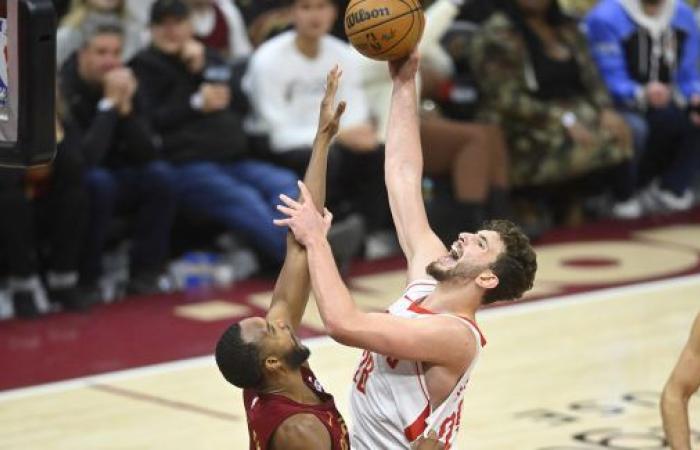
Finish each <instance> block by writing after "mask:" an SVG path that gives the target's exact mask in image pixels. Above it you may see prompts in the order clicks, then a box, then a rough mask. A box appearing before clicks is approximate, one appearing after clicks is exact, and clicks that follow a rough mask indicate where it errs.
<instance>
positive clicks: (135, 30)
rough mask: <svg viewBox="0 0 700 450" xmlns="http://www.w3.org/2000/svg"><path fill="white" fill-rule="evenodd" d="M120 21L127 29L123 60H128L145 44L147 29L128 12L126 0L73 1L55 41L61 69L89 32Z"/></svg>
mask: <svg viewBox="0 0 700 450" xmlns="http://www.w3.org/2000/svg"><path fill="white" fill-rule="evenodd" d="M115 20H118V21H119V22H120V23H121V26H122V28H123V29H124V48H123V53H122V56H123V59H124V60H125V61H127V60H128V59H130V58H131V57H132V56H133V55H134V54H135V53H136V52H137V51H139V50H140V49H141V48H142V47H143V46H144V44H145V42H146V40H147V39H146V36H147V33H146V30H145V29H144V28H143V27H142V26H140V25H139V24H138V22H137V21H136V20H135V19H134V18H133V17H132V16H131V14H129V13H128V11H127V8H126V2H125V1H124V0H72V1H71V6H70V9H69V10H68V13H67V14H66V15H65V17H63V19H62V20H61V23H60V26H59V28H58V35H57V41H56V53H57V56H56V63H57V65H58V67H60V66H61V65H63V63H64V62H65V61H66V60H67V59H68V58H69V57H70V56H71V55H72V54H73V53H74V52H75V51H76V50H78V49H79V48H80V47H81V46H82V45H83V43H84V42H85V36H89V35H90V30H92V29H94V28H95V27H97V26H98V25H99V24H101V23H105V22H114V21H115Z"/></svg>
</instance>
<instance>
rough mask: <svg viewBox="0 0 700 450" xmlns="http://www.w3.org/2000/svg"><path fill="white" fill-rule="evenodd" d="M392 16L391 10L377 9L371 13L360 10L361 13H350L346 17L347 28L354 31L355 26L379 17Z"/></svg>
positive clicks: (370, 11)
mask: <svg viewBox="0 0 700 450" xmlns="http://www.w3.org/2000/svg"><path fill="white" fill-rule="evenodd" d="M390 15H391V11H390V10H389V8H375V9H371V10H369V11H366V10H364V9H360V10H359V11H356V12H352V13H349V14H348V15H347V16H346V17H345V28H347V29H348V30H350V29H352V27H354V26H355V25H358V24H361V23H362V22H366V21H368V20H370V19H376V18H379V17H385V16H386V17H388V16H390Z"/></svg>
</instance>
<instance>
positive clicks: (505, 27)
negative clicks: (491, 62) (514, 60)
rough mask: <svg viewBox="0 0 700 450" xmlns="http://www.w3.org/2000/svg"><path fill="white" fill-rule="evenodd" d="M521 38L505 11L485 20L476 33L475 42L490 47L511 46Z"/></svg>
mask: <svg viewBox="0 0 700 450" xmlns="http://www.w3.org/2000/svg"><path fill="white" fill-rule="evenodd" d="M520 40H521V38H520V35H519V33H518V32H517V30H516V29H515V26H514V25H513V22H512V21H511V20H510V18H509V17H508V16H507V15H505V14H504V13H500V12H498V13H495V14H493V15H491V17H490V18H489V19H488V20H487V21H486V22H484V24H483V25H482V27H481V29H480V30H479V32H477V33H476V34H475V35H474V43H475V45H479V46H484V45H486V46H488V47H489V48H492V47H494V46H495V47H498V48H501V47H502V48H511V47H513V46H514V43H516V42H520Z"/></svg>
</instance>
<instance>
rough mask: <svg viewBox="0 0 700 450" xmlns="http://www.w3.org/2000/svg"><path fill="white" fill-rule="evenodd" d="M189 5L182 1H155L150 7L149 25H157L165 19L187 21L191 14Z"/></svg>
mask: <svg viewBox="0 0 700 450" xmlns="http://www.w3.org/2000/svg"><path fill="white" fill-rule="evenodd" d="M191 11H192V10H191V8H190V5H189V4H188V3H187V2H185V1H183V0H156V2H155V3H153V6H151V17H150V24H151V25H158V24H161V23H163V22H165V20H166V19H169V18H173V19H187V18H188V17H189V16H190V12H191Z"/></svg>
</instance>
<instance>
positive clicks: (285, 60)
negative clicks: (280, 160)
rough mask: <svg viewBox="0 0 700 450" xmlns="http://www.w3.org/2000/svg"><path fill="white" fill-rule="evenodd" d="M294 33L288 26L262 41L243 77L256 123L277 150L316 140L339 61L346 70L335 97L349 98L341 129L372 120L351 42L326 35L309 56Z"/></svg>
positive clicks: (306, 144)
mask: <svg viewBox="0 0 700 450" xmlns="http://www.w3.org/2000/svg"><path fill="white" fill-rule="evenodd" d="M295 37H296V32H295V31H288V32H285V33H282V34H280V35H279V36H276V37H274V38H272V39H270V40H269V41H267V42H265V43H264V44H263V45H262V46H260V47H259V48H258V49H257V50H256V51H255V53H253V56H252V57H251V61H250V64H249V67H248V72H247V73H246V75H245V78H244V80H243V86H244V89H245V90H246V93H247V94H248V96H249V98H250V100H251V103H252V105H253V109H254V113H255V123H256V126H257V127H259V128H258V130H260V131H264V132H267V133H268V134H269V136H270V144H271V146H272V149H273V151H275V152H284V151H288V150H292V149H295V148H301V147H310V146H311V145H312V144H313V140H314V136H315V135H316V129H317V126H318V114H319V107H320V104H321V99H322V98H323V94H324V91H325V85H326V76H327V75H328V72H329V71H330V70H331V69H332V68H333V66H335V65H336V64H338V65H339V66H340V67H341V69H342V71H343V76H342V79H341V80H340V85H339V87H338V93H337V95H336V101H337V102H339V101H341V100H344V101H346V102H347V109H346V111H345V114H344V115H343V118H342V120H341V124H340V127H341V129H342V128H347V127H352V126H356V125H360V124H364V123H367V122H369V110H368V107H367V101H366V98H365V93H364V91H363V89H362V84H361V80H360V74H359V70H358V68H357V61H356V59H355V58H354V57H353V55H352V53H351V50H350V47H349V45H348V44H346V43H345V42H343V41H341V40H339V39H337V38H335V37H333V36H324V37H323V38H322V39H321V42H320V45H319V53H318V55H317V56H316V57H315V58H313V59H310V58H307V57H306V56H305V55H303V54H302V53H301V52H300V51H299V49H298V48H297V46H296V43H295Z"/></svg>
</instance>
